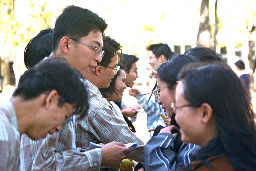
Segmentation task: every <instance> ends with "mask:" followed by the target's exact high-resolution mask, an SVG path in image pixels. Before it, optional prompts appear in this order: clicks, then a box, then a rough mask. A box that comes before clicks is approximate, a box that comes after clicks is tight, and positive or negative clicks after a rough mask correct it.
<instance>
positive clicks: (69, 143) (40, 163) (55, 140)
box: [32, 122, 101, 170]
mask: <svg viewBox="0 0 256 171" xmlns="http://www.w3.org/2000/svg"><path fill="white" fill-rule="evenodd" d="M100 168H101V151H100V149H94V150H90V151H86V152H81V148H76V146H75V133H74V129H73V126H72V123H71V122H69V124H67V125H65V126H64V127H63V128H62V130H61V131H60V132H59V133H57V134H54V135H49V136H48V137H47V138H46V139H45V140H44V141H43V143H42V145H41V147H40V149H39V152H38V153H37V155H36V158H35V160H34V162H33V165H32V170H100Z"/></svg>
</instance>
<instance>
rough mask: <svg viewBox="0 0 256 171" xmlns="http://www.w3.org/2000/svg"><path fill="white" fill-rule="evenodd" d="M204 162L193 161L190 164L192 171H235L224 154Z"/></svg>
mask: <svg viewBox="0 0 256 171" xmlns="http://www.w3.org/2000/svg"><path fill="white" fill-rule="evenodd" d="M206 161H207V163H206V162H203V161H193V162H192V163H191V165H192V170H194V171H235V169H234V168H233V166H232V164H231V162H230V160H229V158H228V157H227V155H225V154H219V155H216V156H213V157H210V158H208V159H207V160H206Z"/></svg>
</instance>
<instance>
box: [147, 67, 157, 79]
mask: <svg viewBox="0 0 256 171" xmlns="http://www.w3.org/2000/svg"><path fill="white" fill-rule="evenodd" d="M147 70H149V71H150V74H149V78H156V74H157V72H156V70H154V69H152V68H147Z"/></svg>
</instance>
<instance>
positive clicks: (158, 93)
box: [152, 84, 172, 99]
mask: <svg viewBox="0 0 256 171" xmlns="http://www.w3.org/2000/svg"><path fill="white" fill-rule="evenodd" d="M171 85H172V84H168V85H167V86H164V87H161V88H157V89H156V90H154V91H153V92H152V93H153V94H154V95H155V98H156V99H158V98H159V96H160V92H161V90H163V89H164V88H166V87H169V86H171Z"/></svg>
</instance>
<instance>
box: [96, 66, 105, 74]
mask: <svg viewBox="0 0 256 171" xmlns="http://www.w3.org/2000/svg"><path fill="white" fill-rule="evenodd" d="M102 69H103V67H102V66H97V67H96V69H95V74H96V75H97V76H100V73H101V71H102Z"/></svg>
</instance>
